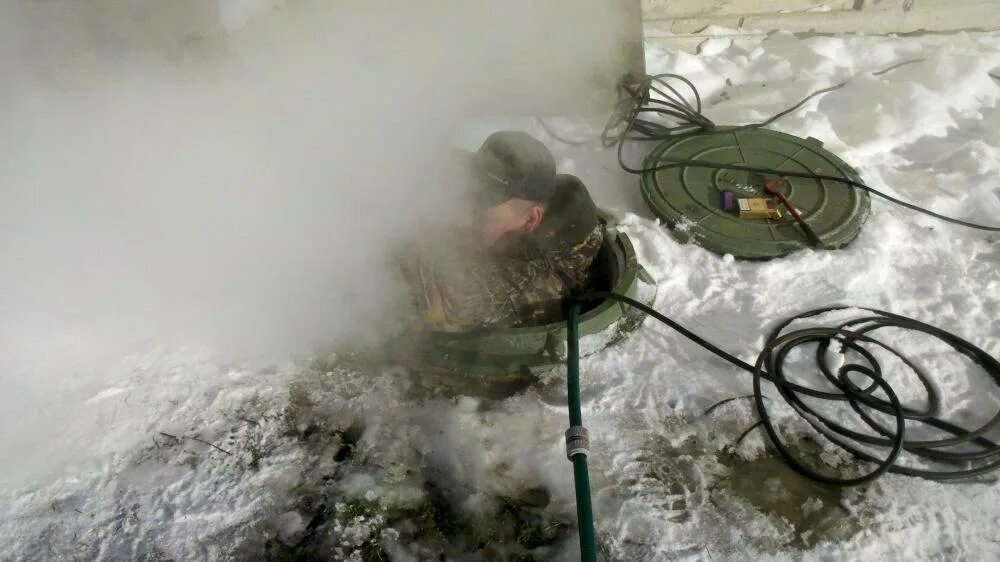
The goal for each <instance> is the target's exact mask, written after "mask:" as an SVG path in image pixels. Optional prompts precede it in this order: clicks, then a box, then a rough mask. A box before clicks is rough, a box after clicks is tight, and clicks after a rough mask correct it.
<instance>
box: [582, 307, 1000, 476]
mask: <svg viewBox="0 0 1000 562" xmlns="http://www.w3.org/2000/svg"><path fill="white" fill-rule="evenodd" d="M580 298H581V299H582V300H594V299H606V298H610V299H614V300H617V301H619V302H621V303H624V304H626V305H628V306H632V307H635V308H637V309H639V310H641V311H642V312H644V313H646V314H647V315H649V316H651V317H653V318H655V319H657V320H659V321H660V322H662V323H664V324H666V325H667V326H669V327H670V328H672V329H674V330H676V331H678V332H680V333H681V334H682V335H683V336H685V337H687V338H688V339H690V340H692V341H693V342H695V343H697V344H698V345H700V346H702V347H703V348H705V349H707V350H708V351H710V352H712V353H714V354H715V355H717V356H719V357H721V358H722V359H724V360H726V361H728V362H729V363H732V364H733V365H735V366H736V367H739V368H741V369H743V370H745V371H747V372H749V373H750V374H752V375H753V392H754V393H753V398H754V403H755V405H756V409H757V414H758V416H759V417H760V423H759V425H761V426H763V427H764V429H765V431H766V432H767V435H768V437H769V438H770V441H771V443H772V444H773V445H774V448H775V449H776V450H777V452H778V454H779V455H781V457H782V458H783V459H784V460H785V462H786V463H788V465H789V466H790V467H791V468H792V469H794V470H795V471H796V472H798V473H800V474H802V475H803V476H806V477H808V478H811V479H813V480H816V481H818V482H823V483H825V484H831V485H836V486H855V485H858V484H864V483H866V482H870V481H872V480H874V479H876V478H878V477H879V476H881V475H882V474H884V473H886V472H893V473H898V474H906V475H909V476H920V477H924V478H930V479H935V480H953V479H963V478H972V477H976V476H980V475H984V474H987V473H989V472H992V471H994V470H996V469H997V468H1000V445H998V444H997V443H995V442H993V441H992V440H990V439H988V438H987V437H986V435H987V433H989V432H991V431H993V430H995V429H997V428H998V426H1000V410H998V411H997V413H996V414H995V415H994V416H993V417H992V418H991V419H990V420H989V421H987V422H986V423H984V424H983V425H981V426H980V427H978V428H975V429H965V428H963V427H960V426H959V425H957V424H954V423H951V422H949V421H947V420H945V419H942V418H941V417H939V416H940V415H941V411H940V410H941V397H940V392H939V391H938V389H937V386H936V385H935V383H934V379H933V377H932V376H931V374H929V373H927V372H926V371H924V370H923V369H921V368H920V367H919V366H918V365H917V364H916V363H914V362H913V361H912V360H910V359H909V358H908V357H906V356H905V355H903V354H902V353H900V352H899V351H898V350H896V349H894V348H893V347H892V346H890V345H887V344H885V343H883V342H881V341H879V340H878V339H876V338H875V337H874V336H873V335H872V334H873V333H874V332H875V331H877V330H880V329H882V328H890V327H891V328H901V329H904V330H911V331H917V332H922V333H924V334H927V335H929V336H932V337H934V338H937V339H939V340H941V341H942V342H944V343H946V344H948V345H949V346H950V347H951V348H952V349H954V350H955V351H956V352H958V353H961V354H962V355H964V356H966V357H968V358H969V359H971V360H972V361H973V362H974V363H976V364H977V365H979V366H980V367H981V368H982V369H983V370H984V371H985V372H986V373H987V374H988V375H989V376H990V377H991V378H992V379H993V381H994V382H995V383H996V384H997V387H1000V361H998V360H997V359H996V358H994V357H992V356H991V355H990V354H989V353H987V352H986V351H984V350H982V349H981V348H979V347H977V346H976V345H974V344H972V343H971V342H969V341H967V340H965V339H962V338H960V337H958V336H956V335H954V334H952V333H950V332H947V331H945V330H942V329H940V328H937V327H934V326H931V325H930V324H926V323H924V322H920V321H918V320H914V319H912V318H907V317H905V316H901V315H898V314H893V313H891V312H885V311H882V310H877V309H871V308H861V307H850V306H830V307H825V308H819V309H815V310H810V311H808V312H804V313H802V314H798V315H796V316H793V317H791V318H789V319H787V320H785V321H784V322H782V323H781V324H779V325H778V326H777V327H776V328H775V329H774V330H773V331H772V332H771V333H770V335H769V336H768V338H767V341H766V343H765V345H764V349H763V350H761V352H760V354H759V355H758V356H757V361H756V362H755V363H754V364H753V365H751V364H749V363H747V362H745V361H743V360H741V359H739V358H738V357H735V356H734V355H732V354H730V353H728V352H726V351H724V350H722V349H720V348H719V347H718V346H716V345H714V344H712V343H711V342H709V341H708V340H705V339H704V338H702V337H701V336H699V335H697V334H695V333H694V332H692V331H690V330H688V329H687V328H685V327H683V326H681V325H680V324H678V323H677V322H675V321H673V320H671V319H670V318H668V317H667V316H665V315H663V314H661V313H660V312H657V311H656V310H654V309H653V308H651V307H650V306H648V305H646V304H644V303H642V302H640V301H637V300H635V299H632V298H629V297H626V296H624V295H619V294H616V293H609V292H593V293H588V294H586V295H584V296H582V297H580ZM838 310H858V311H864V313H865V316H862V317H860V318H855V319H852V320H849V321H846V322H842V323H840V324H838V325H836V326H832V327H810V328H802V329H794V330H790V329H789V327H790V325H791V324H792V323H794V322H796V321H798V320H802V319H806V318H810V317H814V316H819V315H822V314H825V313H828V312H833V311H838ZM812 343H815V344H817V348H816V364H817V368H818V370H819V372H820V373H821V374H822V375H823V377H824V378H825V379H826V380H827V382H829V383H830V385H831V386H832V387H833V390H821V389H818V388H813V387H809V386H804V385H802V384H798V383H795V382H792V381H790V380H789V379H788V378H786V377H785V373H784V364H785V361H786V359H787V358H788V354H789V353H790V352H791V351H792V350H794V349H795V348H797V347H799V346H802V345H806V344H812ZM834 343H836V344H838V345H839V346H840V351H841V353H842V354H844V356H845V357H846V356H847V353H848V352H853V354H854V355H855V356H856V357H857V360H856V361H854V362H850V363H845V364H844V365H842V366H841V367H839V368H838V369H836V370H834V369H833V368H832V367H831V365H830V362H829V355H830V354H829V353H828V351H830V346H831V345H832V344H834ZM876 348H881V349H883V350H885V351H888V352H889V353H891V354H893V355H895V356H896V357H897V358H899V359H900V360H901V361H902V362H903V364H904V365H906V367H907V368H908V369H909V370H910V371H911V372H912V373H914V374H915V375H916V377H917V378H918V379H919V381H920V383H921V385H922V386H923V388H924V391H925V393H926V398H927V407H926V408H923V409H917V408H913V407H909V406H907V405H904V404H903V403H901V402H900V400H899V398H898V397H897V395H896V392H895V391H894V390H893V388H892V385H890V384H889V382H888V381H886V379H885V377H884V376H883V370H882V366H881V365H880V364H879V362H878V360H877V359H876V357H875V354H874V352H873V351H874V350H875V349H876ZM858 376H861V377H864V378H865V379H866V380H867V381H868V382H867V383H866V384H864V385H859V384H858V383H856V382H855V380H854V379H855V378H856V377H858ZM763 382H767V383H770V384H773V385H774V386H775V387H776V388H777V391H778V394H779V395H780V396H781V397H782V398H783V399H784V401H785V402H786V403H787V404H788V405H790V406H791V407H792V408H793V409H794V410H795V411H796V412H797V413H798V414H799V415H800V416H801V417H802V418H803V419H804V420H805V421H806V422H807V423H808V424H809V425H810V426H811V427H812V428H813V429H814V430H815V431H816V432H818V433H819V434H820V435H822V436H823V437H824V438H826V439H827V440H828V441H829V442H830V443H832V444H834V445H836V446H837V447H839V448H840V449H842V450H844V451H846V452H847V453H849V454H851V455H852V456H854V457H855V458H857V459H859V460H862V461H866V462H868V463H871V464H874V465H875V467H874V468H873V469H871V470H870V471H868V472H866V473H864V474H862V475H861V476H850V477H843V476H839V475H829V474H823V473H820V472H818V471H817V470H815V469H813V468H811V467H810V466H808V465H806V464H805V463H803V462H802V460H800V459H799V458H797V457H796V456H795V455H794V454H792V452H791V450H790V448H789V447H788V446H787V445H786V444H785V442H783V441H782V438H781V436H780V435H779V434H778V432H777V431H776V429H775V427H774V424H773V422H772V420H771V416H770V414H769V412H768V407H767V405H766V404H765V401H764V399H765V397H764V395H763V392H762V388H761V387H762V384H763ZM879 390H881V391H882V394H883V395H884V397H880V396H879V395H877V394H876V392H877V391H879ZM994 392H995V390H994ZM804 397H809V398H813V399H819V400H824V401H828V402H829V401H834V402H844V403H845V404H846V405H847V406H850V408H851V409H852V410H853V411H854V412H855V414H856V415H857V418H858V419H859V420H861V422H862V423H863V425H865V426H867V427H868V428H869V429H870V430H871V431H870V432H863V431H859V430H856V429H852V428H849V427H847V426H844V425H842V424H840V423H838V422H837V421H835V420H834V419H832V418H831V417H829V416H827V415H824V414H822V413H820V412H818V411H817V410H816V409H815V408H814V407H813V406H811V405H810V404H808V403H807V402H806V401H804V400H803V398H804ZM873 412H881V413H882V414H885V415H888V416H891V418H892V419H893V422H894V423H893V426H892V427H887V426H885V425H883V424H882V423H880V422H879V421H878V420H877V419H876V418H875V416H874V415H873ZM917 425H924V426H928V427H931V428H933V429H935V430H938V431H940V432H944V433H946V434H948V435H949V437H945V438H940V439H907V438H906V434H907V432H908V431H911V430H913V429H915V426H917ZM878 450H880V451H881V454H877V453H876V451H878ZM904 452H905V453H908V454H912V455H915V456H917V457H920V458H923V459H926V460H928V461H933V462H935V463H937V464H945V465H951V466H953V467H954V468H936V469H925V468H915V467H912V466H906V465H901V464H899V463H898V460H899V458H900V456H901V454H902V453H904Z"/></svg>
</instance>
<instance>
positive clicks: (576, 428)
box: [566, 301, 597, 562]
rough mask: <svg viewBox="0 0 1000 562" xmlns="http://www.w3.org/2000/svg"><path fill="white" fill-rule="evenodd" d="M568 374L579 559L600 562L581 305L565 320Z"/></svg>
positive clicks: (576, 304) (569, 442)
mask: <svg viewBox="0 0 1000 562" xmlns="http://www.w3.org/2000/svg"><path fill="white" fill-rule="evenodd" d="M566 324H567V326H566V328H567V329H566V347H567V349H566V375H567V386H568V391H569V425H570V429H569V430H568V431H567V432H566V455H567V456H568V457H569V459H570V460H571V461H572V462H573V482H574V485H575V486H576V519H577V527H578V529H579V534H580V560H583V561H585V562H597V541H596V539H595V536H594V510H593V507H592V506H591V504H590V474H589V473H588V471H587V448H588V447H589V441H588V439H587V433H586V431H587V430H586V429H584V427H583V414H582V413H581V412H580V303H579V302H578V301H574V302H573V303H572V304H571V305H570V309H569V318H568V320H567V321H566Z"/></svg>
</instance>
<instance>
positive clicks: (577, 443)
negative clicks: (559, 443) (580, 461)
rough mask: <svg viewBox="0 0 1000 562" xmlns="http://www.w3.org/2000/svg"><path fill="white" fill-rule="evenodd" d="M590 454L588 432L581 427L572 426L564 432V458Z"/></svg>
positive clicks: (570, 458) (571, 458)
mask: <svg viewBox="0 0 1000 562" xmlns="http://www.w3.org/2000/svg"><path fill="white" fill-rule="evenodd" d="M589 454H590V432H588V431H587V428H586V427H583V426H582V425H574V426H572V427H570V428H569V429H567V430H566V458H567V459H569V460H573V457H574V456H575V455H583V456H587V455H589Z"/></svg>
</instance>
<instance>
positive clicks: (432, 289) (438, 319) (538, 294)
mask: <svg viewBox="0 0 1000 562" xmlns="http://www.w3.org/2000/svg"><path fill="white" fill-rule="evenodd" d="M564 178H571V179H564V180H563V185H564V186H565V189H564V190H563V191H564V192H567V193H571V194H570V195H568V196H566V197H562V198H561V199H560V200H558V201H557V202H556V203H555V204H553V205H551V206H550V208H549V209H548V210H547V211H546V214H547V216H548V218H547V219H543V223H542V225H540V227H539V230H538V231H537V232H534V233H531V234H529V235H524V234H516V235H508V236H505V237H504V238H502V239H501V240H500V241H499V242H498V243H497V244H495V245H494V246H493V247H491V248H486V249H476V248H474V247H471V246H470V245H469V244H468V243H467V242H465V241H466V240H468V239H469V238H470V237H466V236H462V235H461V233H459V232H454V233H452V236H450V237H446V239H437V240H433V241H429V240H427V239H425V240H423V241H421V242H419V243H417V244H415V245H414V247H413V248H411V251H410V252H408V254H407V257H406V259H404V267H403V270H404V273H405V274H406V277H407V278H408V281H409V283H410V285H411V287H412V288H413V293H414V298H415V300H416V307H417V310H418V313H419V315H420V317H421V318H422V321H423V324H424V326H425V328H428V329H433V330H441V331H465V330H470V329H475V328H482V327H493V326H525V325H537V324H544V323H548V322H555V321H558V320H560V319H561V318H562V301H563V300H564V299H565V298H566V297H567V296H569V295H570V294H571V293H572V292H574V291H578V290H581V289H583V288H584V286H585V285H586V284H587V281H588V279H589V276H590V275H589V270H590V266H591V264H592V263H593V261H594V258H595V256H596V255H597V252H598V251H599V250H600V248H601V244H602V243H603V242H604V234H605V233H604V225H603V224H601V223H600V221H599V220H598V219H597V214H596V207H594V205H593V202H592V201H591V200H590V196H589V195H588V194H587V193H586V189H585V188H584V187H583V185H582V183H580V182H579V180H577V179H576V178H573V177H572V176H564ZM564 202H565V204H563V203H564ZM550 213H551V214H550Z"/></svg>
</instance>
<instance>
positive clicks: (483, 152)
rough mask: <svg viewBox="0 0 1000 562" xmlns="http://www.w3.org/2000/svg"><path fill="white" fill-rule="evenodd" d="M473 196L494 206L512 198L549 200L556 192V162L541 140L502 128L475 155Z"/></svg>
mask: <svg viewBox="0 0 1000 562" xmlns="http://www.w3.org/2000/svg"><path fill="white" fill-rule="evenodd" d="M472 177H473V185H472V191H473V194H472V195H473V199H474V201H475V202H476V204H477V206H480V207H492V206H495V205H500V204H501V203H504V202H506V201H508V200H510V199H515V198H516V199H527V200H529V201H548V200H549V198H550V197H552V193H553V191H555V180H556V161H555V158H553V157H552V153H551V152H549V149H548V148H546V146H545V145H544V144H542V143H541V141H539V140H538V139H535V138H534V137H532V136H531V135H529V134H527V133H523V132H521V131H499V132H496V133H493V134H492V135H490V136H489V137H487V139H486V140H485V141H484V142H483V145H482V146H480V147H479V150H478V151H477V152H476V153H475V154H473V156H472Z"/></svg>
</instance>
